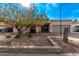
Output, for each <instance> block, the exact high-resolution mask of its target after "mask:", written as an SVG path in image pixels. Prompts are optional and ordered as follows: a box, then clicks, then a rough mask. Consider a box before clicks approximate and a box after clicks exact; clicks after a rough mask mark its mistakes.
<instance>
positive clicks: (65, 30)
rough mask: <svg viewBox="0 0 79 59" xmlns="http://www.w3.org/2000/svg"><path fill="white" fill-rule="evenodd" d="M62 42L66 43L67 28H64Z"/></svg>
mask: <svg viewBox="0 0 79 59" xmlns="http://www.w3.org/2000/svg"><path fill="white" fill-rule="evenodd" d="M63 42H64V43H68V28H65V29H64V34H63Z"/></svg>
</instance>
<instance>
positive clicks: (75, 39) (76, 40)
mask: <svg viewBox="0 0 79 59" xmlns="http://www.w3.org/2000/svg"><path fill="white" fill-rule="evenodd" d="M68 39H69V42H70V43H73V44H76V45H77V46H79V33H71V34H69V37H68Z"/></svg>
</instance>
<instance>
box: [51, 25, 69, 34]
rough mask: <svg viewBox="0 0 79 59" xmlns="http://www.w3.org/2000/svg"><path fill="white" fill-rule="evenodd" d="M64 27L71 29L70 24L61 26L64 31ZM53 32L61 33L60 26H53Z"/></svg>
mask: <svg viewBox="0 0 79 59" xmlns="http://www.w3.org/2000/svg"><path fill="white" fill-rule="evenodd" d="M64 28H69V29H70V26H61V31H62V33H63V32H64ZM52 32H53V33H60V26H55V25H54V26H52Z"/></svg>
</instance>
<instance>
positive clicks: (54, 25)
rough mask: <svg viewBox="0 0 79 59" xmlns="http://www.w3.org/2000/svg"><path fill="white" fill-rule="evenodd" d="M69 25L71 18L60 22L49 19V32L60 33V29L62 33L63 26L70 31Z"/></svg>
mask: <svg viewBox="0 0 79 59" xmlns="http://www.w3.org/2000/svg"><path fill="white" fill-rule="evenodd" d="M60 23H61V24H60ZM71 25H72V20H62V21H61V22H60V20H51V21H50V32H51V33H60V30H61V33H64V28H68V29H69V32H70V26H71ZM60 28H61V29H60Z"/></svg>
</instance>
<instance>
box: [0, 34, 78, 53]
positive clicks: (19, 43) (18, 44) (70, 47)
mask: <svg viewBox="0 0 79 59" xmlns="http://www.w3.org/2000/svg"><path fill="white" fill-rule="evenodd" d="M5 35H6V36H7V35H8V36H12V38H7V39H6V40H5V41H4V40H3V41H2V39H0V52H1V51H3V52H4V51H7V52H8V50H10V52H11V51H13V49H16V51H18V52H27V51H26V50H27V47H29V48H30V49H31V50H30V52H33V51H36V52H38V51H39V52H41V51H42V52H44V51H45V52H50V53H55V52H56V53H79V47H78V46H76V45H74V44H71V43H63V41H62V38H61V37H60V36H58V35H57V34H53V33H39V34H32V37H27V36H24V35H23V36H22V37H21V38H18V39H16V38H13V36H14V34H5ZM5 35H4V36H5ZM0 36H1V35H0ZM48 37H50V38H51V39H52V41H53V44H51V42H50V41H49V40H48ZM0 38H1V37H0ZM3 38H5V37H3ZM55 44H56V45H55ZM5 46H7V47H5ZM12 46H13V47H12ZM23 46H24V47H23ZM14 47H15V48H14ZM31 47H32V48H31ZM2 48H3V49H2ZM9 48H10V49H9ZM34 49H35V50H34ZM58 50H59V51H58ZM13 52H15V50H14V51H13Z"/></svg>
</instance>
